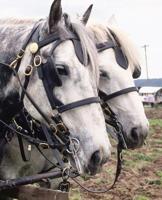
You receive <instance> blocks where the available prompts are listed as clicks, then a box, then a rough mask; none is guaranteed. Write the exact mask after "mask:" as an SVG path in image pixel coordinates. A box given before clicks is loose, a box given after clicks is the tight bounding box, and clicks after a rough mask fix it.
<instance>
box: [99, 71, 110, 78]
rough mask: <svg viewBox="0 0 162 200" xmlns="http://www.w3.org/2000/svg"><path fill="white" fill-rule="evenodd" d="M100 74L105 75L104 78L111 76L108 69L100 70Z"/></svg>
mask: <svg viewBox="0 0 162 200" xmlns="http://www.w3.org/2000/svg"><path fill="white" fill-rule="evenodd" d="M100 76H101V77H104V78H109V75H108V73H107V72H106V71H104V70H100Z"/></svg>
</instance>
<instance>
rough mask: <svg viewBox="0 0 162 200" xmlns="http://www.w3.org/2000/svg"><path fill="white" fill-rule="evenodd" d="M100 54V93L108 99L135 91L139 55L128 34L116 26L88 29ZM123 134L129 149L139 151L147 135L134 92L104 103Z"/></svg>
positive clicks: (146, 122)
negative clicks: (115, 94) (128, 89)
mask: <svg viewBox="0 0 162 200" xmlns="http://www.w3.org/2000/svg"><path fill="white" fill-rule="evenodd" d="M89 29H90V32H92V33H93V35H94V38H95V42H96V44H99V43H100V44H102V45H101V46H102V47H101V46H100V47H99V48H100V53H99V68H100V84H99V89H100V90H101V91H103V92H104V93H105V94H107V95H110V94H113V93H116V92H118V91H120V90H123V89H126V88H129V87H134V86H135V84H134V80H133V78H137V77H138V75H139V73H140V70H141V69H140V62H139V56H138V55H139V54H138V53H137V49H136V48H135V46H134V44H133V43H132V41H131V40H130V39H129V37H128V36H127V34H125V33H124V32H123V31H122V30H120V29H119V28H118V27H115V26H104V25H101V24H100V25H97V24H95V25H90V27H89ZM107 103H108V105H109V106H110V108H111V110H112V111H113V112H114V113H115V114H116V117H117V119H118V121H119V122H120V123H121V125H122V127H123V131H124V137H125V140H126V144H127V147H128V148H132V149H133V148H137V147H140V146H141V145H142V144H143V143H144V140H145V138H146V136H147V134H148V120H147V118H146V116H145V112H144V108H143V105H142V102H141V99H140V96H139V94H138V92H137V91H131V92H129V93H128V92H126V93H125V94H122V95H119V96H118V95H117V96H116V97H114V98H112V99H110V100H108V101H107Z"/></svg>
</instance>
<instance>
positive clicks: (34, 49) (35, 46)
mask: <svg viewBox="0 0 162 200" xmlns="http://www.w3.org/2000/svg"><path fill="white" fill-rule="evenodd" d="M29 49H30V52H31V53H32V54H35V53H37V51H38V49H39V46H38V44H37V43H36V42H33V43H31V44H30V46H29Z"/></svg>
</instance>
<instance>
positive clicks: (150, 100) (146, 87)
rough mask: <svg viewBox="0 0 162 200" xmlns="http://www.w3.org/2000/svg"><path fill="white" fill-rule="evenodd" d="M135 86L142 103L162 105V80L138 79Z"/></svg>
mask: <svg viewBox="0 0 162 200" xmlns="http://www.w3.org/2000/svg"><path fill="white" fill-rule="evenodd" d="M135 85H136V87H138V89H139V93H140V96H141V98H142V102H143V103H146V104H151V105H153V104H158V103H162V79H161V78H160V79H137V80H135Z"/></svg>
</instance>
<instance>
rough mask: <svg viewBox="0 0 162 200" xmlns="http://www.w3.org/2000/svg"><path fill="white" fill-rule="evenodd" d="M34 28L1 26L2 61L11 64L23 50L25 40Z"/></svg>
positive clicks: (0, 56)
mask: <svg viewBox="0 0 162 200" xmlns="http://www.w3.org/2000/svg"><path fill="white" fill-rule="evenodd" d="M31 28H32V26H31V25H30V26H29V25H27V26H25V25H23V26H20V25H18V26H16V25H8V26H7V25H6V27H3V26H0V41H3V42H1V48H0V61H1V62H4V63H11V62H12V61H13V59H14V58H15V56H16V54H17V53H18V52H19V50H20V49H21V47H22V45H23V43H24V41H25V38H26V37H27V35H28V34H29V32H30V31H31Z"/></svg>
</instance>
